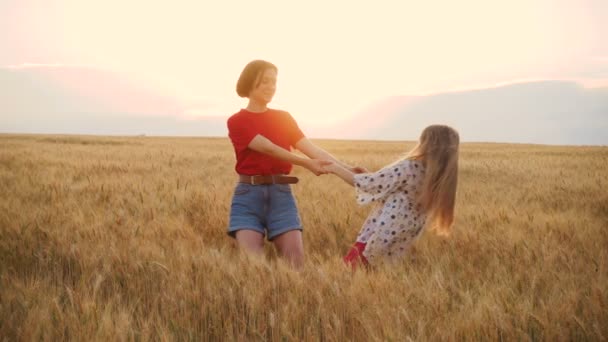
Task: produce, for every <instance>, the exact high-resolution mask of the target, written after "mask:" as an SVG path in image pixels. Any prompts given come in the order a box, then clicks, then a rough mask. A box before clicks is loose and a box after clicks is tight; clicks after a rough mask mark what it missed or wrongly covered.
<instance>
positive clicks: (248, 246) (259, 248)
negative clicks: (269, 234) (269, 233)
mask: <svg viewBox="0 0 608 342" xmlns="http://www.w3.org/2000/svg"><path fill="white" fill-rule="evenodd" d="M236 242H237V243H238V244H239V248H240V249H242V250H244V251H245V252H247V253H249V254H254V255H262V254H263V253H264V235H263V234H261V233H259V232H256V231H255V230H247V229H242V230H239V231H237V232H236Z"/></svg>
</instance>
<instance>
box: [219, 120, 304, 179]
mask: <svg viewBox="0 0 608 342" xmlns="http://www.w3.org/2000/svg"><path fill="white" fill-rule="evenodd" d="M258 134H260V135H262V136H263V137H265V138H266V139H268V140H270V141H272V142H273V143H274V144H275V145H277V146H280V147H282V148H284V149H286V150H287V151H291V147H292V146H294V145H295V144H296V143H297V142H298V141H300V139H302V138H304V133H302V131H301V130H300V128H299V127H298V124H297V123H296V121H295V120H294V119H293V117H291V115H290V114H289V113H288V112H285V111H282V110H276V109H268V110H266V111H265V112H263V113H252V112H250V111H248V110H246V109H241V111H240V112H238V113H236V114H234V115H232V116H231V117H230V118H229V119H228V136H229V137H230V140H231V141H232V146H234V153H235V154H236V167H235V170H236V172H237V173H238V174H241V175H273V174H289V172H291V168H292V165H291V163H288V162H285V161H282V160H279V159H276V158H274V157H271V156H269V155H267V154H263V153H260V152H257V151H254V150H252V149H250V148H248V147H247V146H248V145H249V143H250V142H251V140H253V138H255V136H256V135H258Z"/></svg>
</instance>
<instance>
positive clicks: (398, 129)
mask: <svg viewBox="0 0 608 342" xmlns="http://www.w3.org/2000/svg"><path fill="white" fill-rule="evenodd" d="M432 123H445V124H449V125H452V126H454V127H456V128H457V129H458V130H459V131H460V134H461V139H462V140H464V141H493V142H522V143H545V144H577V145H578V144H599V145H608V133H607V132H608V88H595V89H587V88H583V87H581V86H580V85H578V84H577V83H574V82H566V81H542V82H529V83H518V84H511V85H506V86H500V87H496V88H487V89H478V90H468V91H459V92H449V93H441V94H435V95H429V96H421V97H409V96H402V97H400V96H397V97H391V98H387V99H385V100H383V101H380V102H379V103H377V104H374V105H372V106H370V107H369V108H368V109H366V110H364V111H363V112H361V113H359V115H357V116H356V117H355V118H354V119H352V120H348V121H346V122H343V123H342V124H341V125H339V126H337V127H335V128H334V129H333V131H334V132H337V133H339V136H340V137H341V138H355V137H356V138H363V139H381V140H384V139H385V140H415V139H417V138H418V135H419V133H420V131H421V130H422V129H423V128H424V127H426V126H427V125H429V124H432ZM330 131H331V130H327V131H326V132H325V134H327V133H328V132H330Z"/></svg>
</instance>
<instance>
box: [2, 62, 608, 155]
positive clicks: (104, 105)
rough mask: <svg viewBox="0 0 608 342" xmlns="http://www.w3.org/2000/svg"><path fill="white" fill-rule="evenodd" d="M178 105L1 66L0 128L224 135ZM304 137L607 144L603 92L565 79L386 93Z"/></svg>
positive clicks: (82, 74) (54, 72)
mask: <svg viewBox="0 0 608 342" xmlns="http://www.w3.org/2000/svg"><path fill="white" fill-rule="evenodd" d="M186 110H187V108H184V106H183V105H182V104H181V103H179V102H178V101H177V100H175V99H173V98H170V97H167V96H163V95H161V94H160V93H159V92H157V91H155V90H154V89H151V88H150V87H147V86H146V85H145V84H139V83H135V82H133V81H130V80H128V79H127V78H125V77H124V76H122V75H119V74H117V73H113V72H109V71H104V70H98V69H92V68H80V67H63V66H51V67H25V68H0V132H14V133H21V132H22V133H67V134H70V133H72V134H100V135H113V134H117V135H140V134H146V135H175V136H183V135H190V136H226V134H227V130H226V117H199V118H186V117H184V116H183V115H181V114H182V113H184V112H185V111H186ZM299 123H300V126H301V127H302V128H303V129H304V131H305V133H306V134H307V135H308V136H310V137H313V138H335V139H369V140H415V139H417V138H418V135H419V134H420V131H421V130H422V129H423V128H424V127H425V126H427V125H429V124H432V123H445V124H449V125H452V126H454V127H455V128H457V129H458V130H459V132H460V134H461V139H462V140H463V141H488V142H514V143H518V142H521V143H541V144H567V145H581V144H591V145H608V134H607V133H606V132H608V88H594V89H589V88H584V87H582V86H580V85H579V84H577V83H575V82H569V81H539V82H527V83H516V84H510V85H505V86H499V87H494V88H484V89H475V90H467V91H457V92H446V93H439V94H433V95H428V96H394V97H388V98H386V99H382V100H381V101H379V102H377V103H373V104H370V105H369V107H368V108H366V109H364V110H362V111H361V112H360V113H358V114H357V115H355V117H354V118H353V119H349V120H346V121H344V122H342V123H340V124H337V125H316V126H312V125H309V124H308V123H306V122H305V121H302V122H299Z"/></svg>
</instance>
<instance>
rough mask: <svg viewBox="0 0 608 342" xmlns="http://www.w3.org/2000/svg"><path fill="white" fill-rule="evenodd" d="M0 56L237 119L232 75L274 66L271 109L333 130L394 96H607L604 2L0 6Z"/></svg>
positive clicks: (32, 0)
mask: <svg viewBox="0 0 608 342" xmlns="http://www.w3.org/2000/svg"><path fill="white" fill-rule="evenodd" d="M0 50H1V52H0V67H1V68H13V69H15V68H35V67H39V66H41V65H43V66H48V67H55V68H61V67H69V66H85V67H91V68H99V69H104V70H111V71H116V72H119V73H124V74H125V75H128V77H130V78H131V79H133V80H135V81H137V82H142V83H143V84H146V85H147V86H149V87H150V88H152V89H157V90H158V91H159V92H161V93H163V94H164V95H167V96H171V97H175V98H177V99H178V100H179V101H180V103H183V104H184V105H185V107H187V108H188V109H187V110H186V111H185V112H184V113H181V115H185V116H194V117H196V116H202V115H213V116H225V115H230V114H232V113H234V112H235V111H237V110H238V109H239V108H241V107H244V106H245V104H246V102H245V100H243V99H240V98H238V97H237V95H236V93H235V91H234V88H235V83H236V80H237V77H238V75H239V73H240V71H241V70H242V67H243V66H244V65H245V64H246V63H247V62H249V61H250V60H252V59H266V60H269V61H271V62H273V63H275V64H276V65H277V66H278V68H279V80H278V91H277V94H276V96H275V101H274V102H273V103H272V106H274V107H278V108H283V109H287V110H289V111H290V112H292V113H293V114H294V115H295V116H297V117H298V118H299V119H300V120H307V121H309V122H321V121H327V120H329V121H332V120H333V121H335V120H340V119H344V118H346V117H348V116H352V115H354V113H356V112H357V111H359V110H361V108H363V107H365V106H367V105H369V104H370V103H372V102H374V101H376V100H378V99H381V98H383V97H387V96H393V95H420V94H430V93H437V92H445V91H449V90H457V89H470V88H478V87H490V86H494V85H497V84H505V83H512V82H517V81H521V80H545V79H556V80H576V81H578V82H581V83H582V84H584V85H586V86H589V87H595V86H606V85H608V1H606V0H511V1H503V0H500V1H499V0H496V1H493V0H463V1H353V0H350V1H317V0H310V1H297V2H296V1H285V0H282V1H134V0H133V1H130V0H120V1H119V0H104V1H77V0H73V1H68V0H48V1H42V0H0ZM0 106H1V104H0ZM9 115H10V114H9Z"/></svg>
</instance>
